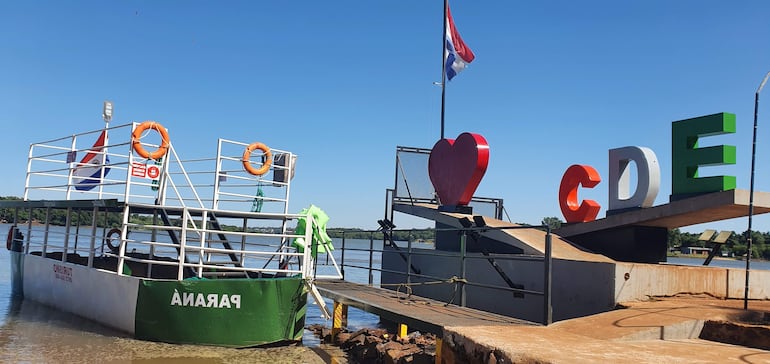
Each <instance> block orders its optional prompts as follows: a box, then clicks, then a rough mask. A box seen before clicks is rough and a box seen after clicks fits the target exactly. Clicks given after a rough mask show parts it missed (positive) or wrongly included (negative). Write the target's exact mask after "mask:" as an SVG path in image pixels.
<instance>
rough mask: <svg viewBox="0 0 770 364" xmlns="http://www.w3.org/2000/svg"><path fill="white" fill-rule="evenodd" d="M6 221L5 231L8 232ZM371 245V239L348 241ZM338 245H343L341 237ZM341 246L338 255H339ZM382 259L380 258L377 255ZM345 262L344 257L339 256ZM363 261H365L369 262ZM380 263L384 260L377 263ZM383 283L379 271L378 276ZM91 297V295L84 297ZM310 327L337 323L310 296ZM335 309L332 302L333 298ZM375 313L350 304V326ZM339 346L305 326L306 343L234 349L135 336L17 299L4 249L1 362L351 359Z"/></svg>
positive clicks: (367, 323)
mask: <svg viewBox="0 0 770 364" xmlns="http://www.w3.org/2000/svg"><path fill="white" fill-rule="evenodd" d="M8 226H9V225H8V224H0V232H7V231H8ZM347 243H348V244H349V245H353V246H360V247H368V246H369V241H368V240H366V241H356V240H348V241H347ZM334 245H335V246H336V247H340V246H341V244H340V242H339V241H335V242H334ZM339 255H340V252H339V250H337V251H335V256H337V257H338V258H339ZM368 257H369V255H368V253H364V252H347V253H346V260H347V259H355V260H360V261H364V262H365V263H366V264H368ZM377 258H379V257H377ZM338 261H339V260H338ZM366 264H362V265H366ZM375 264H377V265H379V260H377V261H376V262H375ZM375 276H376V279H377V281H379V275H375ZM346 279H348V280H351V281H356V282H360V283H366V282H367V280H368V272H367V271H365V270H360V269H352V270H347V271H346ZM84 299H87V298H84ZM308 299H309V301H311V302H308V313H307V321H306V325H311V324H321V325H324V326H326V327H330V326H331V321H326V320H324V319H323V318H321V312H320V310H319V308H318V306H317V305H315V304H314V303H312V298H308ZM327 305H328V307H329V309H330V310H331V301H327ZM378 326H379V318H378V317H377V316H375V315H371V314H369V313H366V312H363V311H360V310H357V309H354V308H350V310H349V311H348V327H349V328H351V329H353V330H355V329H359V328H364V327H378ZM345 362H347V360H346V359H345V357H344V353H343V352H342V351H341V350H339V349H338V348H335V347H332V346H328V345H325V344H322V343H321V342H320V341H319V340H318V338H316V337H314V335H313V333H311V332H310V331H307V330H305V333H304V336H303V342H302V343H301V344H298V345H292V346H284V347H276V348H249V349H229V348H220V347H210V346H194V345H175V344H166V343H156V342H149V341H142V340H135V339H132V338H130V337H129V336H127V335H126V334H124V333H122V332H119V331H115V330H112V329H110V328H107V327H105V326H102V325H100V324H98V323H95V322H92V321H89V320H86V319H83V318H80V317H78V316H74V315H71V314H67V313H63V312H60V311H57V310H53V309H50V308H48V307H47V306H43V305H40V304H37V303H35V302H33V301H30V300H18V299H13V298H11V277H10V255H9V253H8V251H7V250H6V249H4V248H0V363H148V364H150V363H193V364H195V363H273V364H282V363H286V364H289V363H291V364H295V363H345Z"/></svg>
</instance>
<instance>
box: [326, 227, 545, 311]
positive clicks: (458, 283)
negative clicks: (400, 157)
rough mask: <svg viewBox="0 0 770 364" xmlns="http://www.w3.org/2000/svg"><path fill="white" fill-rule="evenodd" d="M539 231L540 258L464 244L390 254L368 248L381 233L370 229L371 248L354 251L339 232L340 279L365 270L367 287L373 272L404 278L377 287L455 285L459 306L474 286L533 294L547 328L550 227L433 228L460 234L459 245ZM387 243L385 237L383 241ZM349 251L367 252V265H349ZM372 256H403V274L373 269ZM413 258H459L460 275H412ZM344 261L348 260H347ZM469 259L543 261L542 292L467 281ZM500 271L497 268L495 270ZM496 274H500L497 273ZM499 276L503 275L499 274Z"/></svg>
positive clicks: (385, 249)
mask: <svg viewBox="0 0 770 364" xmlns="http://www.w3.org/2000/svg"><path fill="white" fill-rule="evenodd" d="M533 228H534V229H538V230H544V232H545V238H544V239H545V252H544V254H543V255H542V256H540V255H523V254H496V253H487V254H484V253H483V252H481V253H471V254H469V253H467V252H466V251H465V249H464V246H465V244H462V243H461V249H460V251H457V252H450V251H436V250H431V251H427V250H430V249H420V250H415V249H413V246H412V243H411V241H410V242H408V248H407V249H406V250H404V249H399V250H398V251H393V250H390V249H387V247H388V245H387V244H385V243H383V247H382V248H381V249H375V248H374V247H373V245H371V242H373V240H374V235H375V234H377V233H382V230H372V231H364V233H368V234H370V238H369V240H370V246H369V248H368V249H367V248H363V247H361V248H355V247H350V246H349V245H348V244H347V242H346V239H347V237H346V232H345V231H343V232H342V252H341V253H340V254H341V256H342V259H341V262H340V267H341V271H342V273H343V279H344V277H345V269H346V268H349V269H364V270H368V272H369V285H373V281H372V272H380V273H389V274H393V275H398V276H402V277H405V278H404V281H403V282H389V283H382V282H380V286H381V287H384V286H405V285H406V286H417V285H424V284H436V283H438V282H440V283H447V284H454V285H455V292H457V289H458V288H459V291H460V297H459V301H460V305H461V306H464V305H465V292H464V288H465V287H466V286H473V287H480V288H487V289H494V290H499V291H504V292H512V293H514V294H516V295H533V296H539V297H542V298H543V312H544V317H543V323H544V324H545V325H548V324H550V323H552V321H553V320H552V316H551V289H552V285H551V259H552V256H551V254H552V251H551V248H552V247H551V243H552V241H551V232H550V228H549V227H548V226H546V225H542V226H509V227H490V226H484V227H469V228H459V229H453V228H442V229H434V230H435V231H437V232H440V231H456V232H458V233H459V234H461V239H462V240H461V242H462V241H464V240H465V237H466V236H468V235H471V234H479V233H481V232H485V231H489V230H516V229H533ZM410 230H413V229H392V230H390V231H389V233H392V232H394V231H410ZM356 233H358V234H360V233H362V231H356ZM387 235H389V234H385V237H387ZM385 239H386V240H387V238H385ZM351 252H369V254H370V257H369V259H368V264H367V265H361V264H360V263H359V264H355V263H351V262H350V258H349V254H346V253H351ZM373 253H378V254H380V255H381V256H382V257H383V260H384V256H385V254H406V256H407V257H406V260H405V261H406V263H405V264H406V265H405V266H404V267H405V269H406V270H405V271H394V270H392V269H385V268H383V267H382V266H380V267H376V266H375V265H374V261H373V259H372V257H371V255H372V254H373ZM412 256H433V257H445V258H458V259H459V260H460V266H459V267H458V271H459V272H460V274H458V275H453V276H446V277H437V276H433V275H429V274H424V273H422V272H420V273H417V272H413V271H412V270H411V269H410V268H409V265H410V264H412V263H411V262H412V260H411V257H412ZM346 259H347V260H346ZM362 260H363V261H366V258H365V257H362V258H359V259H358V260H357V261H358V262H361V261H362ZM470 260H487V261H491V260H508V261H521V262H535V263H536V262H542V264H543V289H542V290H533V289H525V288H524V287H515V286H513V285H511V282H510V281H508V282H507V283H508V285H497V284H489V283H485V282H480V281H472V280H469V279H468V276H467V273H466V272H465V263H466V261H470ZM491 264H493V266H494V265H495V264H494V262H491ZM498 269H499V267H498ZM498 272H499V271H498ZM501 274H502V273H501ZM454 296H455V295H454V294H453V297H452V298H451V300H450V303H451V302H452V301H453V300H454V298H455V297H454Z"/></svg>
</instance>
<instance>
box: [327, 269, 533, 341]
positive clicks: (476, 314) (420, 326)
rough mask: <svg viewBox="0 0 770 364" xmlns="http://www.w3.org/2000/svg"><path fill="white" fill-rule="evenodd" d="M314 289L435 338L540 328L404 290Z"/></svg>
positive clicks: (341, 285) (345, 285)
mask: <svg viewBox="0 0 770 364" xmlns="http://www.w3.org/2000/svg"><path fill="white" fill-rule="evenodd" d="M316 286H317V288H318V291H319V292H320V293H321V295H322V296H324V297H326V298H329V299H332V300H334V301H335V302H338V303H341V304H344V305H347V306H350V307H355V308H357V309H360V310H363V311H366V312H369V313H372V314H375V315H378V316H380V318H382V319H385V320H388V321H392V322H394V323H401V324H405V325H407V326H408V327H409V329H410V330H418V331H421V332H429V333H432V334H435V335H437V336H438V337H441V336H442V335H443V333H444V328H445V327H449V326H454V327H457V326H463V327H465V326H485V327H487V326H507V327H509V326H540V324H537V323H533V322H530V321H525V320H519V319H516V318H512V317H508V316H503V315H498V314H494V313H490V312H484V311H480V310H476V309H473V308H468V307H460V306H457V305H453V304H446V303H445V302H441V301H436V300H432V299H429V298H423V297H417V296H412V295H408V294H407V293H406V292H405V289H402V290H400V291H397V290H389V289H383V288H378V287H372V286H367V285H363V284H358V283H351V282H346V281H336V280H335V281H321V280H319V281H316Z"/></svg>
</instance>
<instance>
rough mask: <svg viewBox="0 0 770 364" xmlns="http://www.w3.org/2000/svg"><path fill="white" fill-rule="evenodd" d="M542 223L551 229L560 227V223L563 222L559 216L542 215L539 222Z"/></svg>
mask: <svg viewBox="0 0 770 364" xmlns="http://www.w3.org/2000/svg"><path fill="white" fill-rule="evenodd" d="M541 223H542V224H543V225H548V227H550V228H551V230H556V229H558V228H560V227H561V224H563V223H564V222H563V221H561V219H560V218H558V217H555V216H551V217H544V218H543V221H542V222H541Z"/></svg>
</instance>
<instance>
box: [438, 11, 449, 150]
mask: <svg viewBox="0 0 770 364" xmlns="http://www.w3.org/2000/svg"><path fill="white" fill-rule="evenodd" d="M447 2H448V0H444V27H443V28H442V29H441V39H442V41H441V138H440V139H444V100H446V27H447V23H446V8H447V6H449V4H447Z"/></svg>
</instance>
